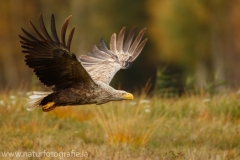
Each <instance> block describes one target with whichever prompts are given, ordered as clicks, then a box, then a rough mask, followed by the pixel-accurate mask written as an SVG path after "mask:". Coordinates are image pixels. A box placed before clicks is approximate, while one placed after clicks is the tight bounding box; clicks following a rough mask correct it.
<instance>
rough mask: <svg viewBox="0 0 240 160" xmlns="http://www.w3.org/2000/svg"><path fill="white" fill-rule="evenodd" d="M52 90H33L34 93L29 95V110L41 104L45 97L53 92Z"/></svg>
mask: <svg viewBox="0 0 240 160" xmlns="http://www.w3.org/2000/svg"><path fill="white" fill-rule="evenodd" d="M51 93H52V92H36V91H34V92H33V95H31V96H29V98H30V100H29V101H28V107H27V110H28V111H33V110H34V109H36V108H37V107H39V106H40V103H41V101H42V99H43V98H44V97H46V96H47V95H49V94H51Z"/></svg>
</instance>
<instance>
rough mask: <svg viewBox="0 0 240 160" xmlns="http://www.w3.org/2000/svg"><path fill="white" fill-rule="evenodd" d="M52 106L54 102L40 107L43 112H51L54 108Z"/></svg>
mask: <svg viewBox="0 0 240 160" xmlns="http://www.w3.org/2000/svg"><path fill="white" fill-rule="evenodd" d="M54 104H55V103H54V102H48V103H47V104H46V105H44V106H42V110H43V111H44V112H48V111H51V110H53V109H54V108H55V106H53V105H54Z"/></svg>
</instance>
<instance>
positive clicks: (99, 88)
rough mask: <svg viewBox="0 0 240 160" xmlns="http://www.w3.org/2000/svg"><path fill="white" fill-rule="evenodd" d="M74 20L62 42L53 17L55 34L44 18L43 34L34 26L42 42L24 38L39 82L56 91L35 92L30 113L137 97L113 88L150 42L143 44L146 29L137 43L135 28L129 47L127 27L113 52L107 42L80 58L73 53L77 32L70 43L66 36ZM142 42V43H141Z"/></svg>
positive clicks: (113, 44) (112, 43)
mask: <svg viewBox="0 0 240 160" xmlns="http://www.w3.org/2000/svg"><path fill="white" fill-rule="evenodd" d="M69 19H70V17H68V18H67V19H66V20H65V22H64V24H63V26H62V30H61V37H60V40H59V38H58V36H57V32H56V28H55V18H54V16H53V15H52V19H51V32H52V37H53V38H52V37H51V36H50V35H49V33H48V32H47V30H46V28H45V25H44V22H43V18H42V15H40V18H39V22H40V28H41V31H42V34H43V35H42V34H41V33H40V32H39V31H38V30H37V29H36V28H35V26H34V25H33V24H32V23H31V22H30V26H31V27H32V29H33V30H34V31H35V33H36V35H37V37H38V38H36V37H34V36H32V35H31V34H30V33H28V32H27V31H25V30H24V29H22V30H23V32H24V33H25V34H26V36H27V37H28V38H25V37H23V36H20V38H21V39H22V41H20V42H21V43H22V48H23V51H22V52H23V53H26V56H25V58H26V59H25V61H26V64H27V65H28V66H29V67H30V68H33V69H34V72H35V74H36V75H37V76H38V78H39V80H40V81H41V82H42V83H43V84H45V85H46V86H47V87H53V88H52V91H53V92H50V93H49V92H34V95H32V96H30V98H31V99H32V100H31V101H30V106H29V107H28V110H33V109H35V108H36V107H38V106H42V109H43V111H50V110H52V109H54V108H55V107H58V106H66V105H83V104H103V103H107V102H109V101H118V100H128V99H129V100H130V99H133V95H132V94H130V93H127V92H125V91H122V90H116V89H114V88H112V87H111V86H109V83H110V82H111V80H112V78H113V76H114V75H115V74H116V72H117V71H118V70H120V69H127V68H129V67H130V66H131V65H132V62H133V61H134V60H135V59H136V58H137V56H138V55H139V53H140V52H141V50H142V49H143V47H144V45H145V43H146V41H147V39H145V40H144V41H142V42H141V39H142V37H143V35H144V32H145V29H143V30H142V31H140V33H139V34H138V36H137V37H136V39H135V40H134V42H133V43H132V41H133V38H134V34H135V31H136V27H134V28H133V29H132V30H131V32H130V33H129V36H128V37H127V39H126V41H125V43H124V44H123V41H124V33H125V27H124V28H123V29H122V30H121V31H120V33H119V36H118V38H117V37H116V34H115V33H114V34H113V35H112V37H111V40H110V50H108V49H107V47H106V45H105V42H104V40H103V39H101V40H100V45H99V47H100V49H99V48H98V47H97V46H96V45H94V46H93V49H92V53H88V54H87V55H82V56H80V59H79V58H77V57H76V55H75V54H74V53H71V52H70V45H71V40H72V36H73V33H74V29H75V28H73V29H72V31H71V32H70V34H69V37H68V40H67V42H66V41H65V34H66V30H67V26H68V22H69ZM140 42H141V43H140Z"/></svg>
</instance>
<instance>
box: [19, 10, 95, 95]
mask: <svg viewBox="0 0 240 160" xmlns="http://www.w3.org/2000/svg"><path fill="white" fill-rule="evenodd" d="M70 17H71V16H69V17H68V18H67V19H66V20H65V22H64V23H63V27H62V30H61V42H60V41H59V38H58V36H57V31H56V26H55V18H54V15H52V17H51V33H52V37H53V38H51V37H50V35H49V33H48V32H47V30H46V27H45V25H44V21H43V17H42V14H40V17H39V22H40V28H41V31H42V34H43V35H42V34H41V33H40V32H39V31H38V30H37V29H36V28H35V26H34V25H33V24H32V23H31V22H30V26H31V28H32V29H33V31H34V32H35V34H36V36H37V37H38V38H36V37H35V36H33V35H31V34H30V33H29V32H27V31H26V30H24V29H22V30H23V33H24V34H25V35H26V36H27V37H23V36H21V35H19V37H20V39H21V41H20V43H21V44H22V46H21V47H22V48H23V50H22V52H23V53H25V54H26V55H25V62H26V64H27V65H28V66H29V67H30V68H33V71H34V72H35V74H36V75H37V77H38V78H39V80H40V81H41V82H42V83H43V84H44V85H46V86H47V87H53V90H54V91H56V90H60V89H63V88H65V87H67V86H69V85H74V84H76V83H82V84H86V86H90V85H96V83H95V82H94V81H93V79H92V78H91V76H90V75H89V74H88V72H87V71H86V70H85V68H84V67H83V66H82V64H81V63H80V60H79V59H78V58H77V57H76V55H75V54H74V53H71V52H70V45H71V41H72V37H73V33H74V28H73V29H72V30H71V32H70V34H69V36H68V41H67V44H66V42H65V35H66V30H67V26H68V22H69V19H70ZM97 60H98V58H97Z"/></svg>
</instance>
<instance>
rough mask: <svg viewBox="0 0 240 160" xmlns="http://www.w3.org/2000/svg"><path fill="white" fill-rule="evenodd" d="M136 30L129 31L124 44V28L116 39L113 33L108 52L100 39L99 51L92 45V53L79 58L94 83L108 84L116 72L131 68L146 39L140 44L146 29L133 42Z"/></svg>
mask: <svg viewBox="0 0 240 160" xmlns="http://www.w3.org/2000/svg"><path fill="white" fill-rule="evenodd" d="M136 29H137V27H134V28H133V29H132V30H131V31H130V33H129V35H128V37H127V39H126V40H125V43H124V42H123V41H124V34H125V30H126V28H125V27H123V28H122V30H121V31H120V32H119V35H118V37H117V36H116V34H115V33H114V34H113V35H112V37H111V40H110V50H108V48H107V47H106V44H105V42H104V40H103V39H101V40H100V44H99V48H100V49H99V48H98V47H97V46H96V45H94V46H93V49H92V53H88V54H87V55H81V56H80V60H81V62H82V65H83V66H84V68H85V69H86V70H87V71H88V73H89V74H90V75H91V77H92V78H93V79H94V80H95V81H102V82H104V83H106V84H109V83H110V82H111V80H112V78H113V76H114V75H115V74H116V72H117V71H119V70H120V69H127V68H129V67H131V65H132V63H133V61H134V60H135V59H136V58H137V57H138V55H139V53H140V52H141V51H142V49H143V47H144V45H145V44H146V42H147V38H146V39H144V40H143V41H142V42H141V40H142V37H143V35H144V33H145V30H146V28H144V29H142V30H141V31H140V32H139V34H138V36H137V37H136V38H135V40H134V41H133V39H134V35H135V32H136ZM132 42H133V43H132ZM140 42H141V43H140Z"/></svg>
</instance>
